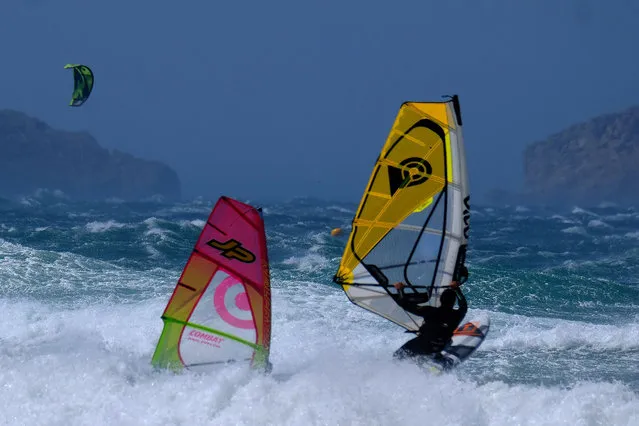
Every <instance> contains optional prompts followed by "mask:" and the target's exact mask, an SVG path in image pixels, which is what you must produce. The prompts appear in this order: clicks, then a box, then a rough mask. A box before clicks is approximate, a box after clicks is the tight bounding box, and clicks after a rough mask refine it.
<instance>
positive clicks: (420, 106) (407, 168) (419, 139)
mask: <svg viewBox="0 0 639 426" xmlns="http://www.w3.org/2000/svg"><path fill="white" fill-rule="evenodd" d="M431 114H432V115H431ZM447 122H448V121H447V111H446V104H444V103H438V104H424V103H416V102H407V103H405V104H403V105H402V106H401V108H400V110H399V113H398V115H397V118H396V119H395V123H394V124H393V128H392V130H391V132H390V135H389V137H388V139H387V140H386V143H385V144H384V147H383V149H382V154H381V155H380V157H379V159H378V160H377V163H376V164H375V168H374V170H373V173H372V175H371V178H370V180H369V183H368V189H367V191H366V192H365V194H364V197H363V198H362V201H361V203H360V206H359V208H358V210H357V213H356V216H355V220H354V221H353V228H354V232H352V233H351V235H350V237H349V241H348V243H347V245H346V253H345V254H344V256H343V259H342V263H341V264H340V269H339V271H338V276H340V277H343V280H344V282H345V283H349V282H351V280H352V279H353V270H354V269H355V267H356V266H357V264H358V263H359V260H358V257H359V258H362V257H365V256H366V255H367V254H368V253H369V251H370V250H371V249H372V248H373V247H375V245H376V244H377V243H379V241H380V240H381V239H382V238H384V236H385V235H386V234H387V233H388V231H389V230H391V229H392V228H394V227H396V226H397V225H398V224H400V223H401V222H402V221H403V220H404V219H405V218H406V217H407V216H409V215H410V214H411V213H413V212H414V211H415V210H420V209H422V207H423V206H425V205H427V204H430V203H429V200H431V199H432V198H433V197H434V196H435V195H436V194H438V193H440V192H441V191H442V189H443V188H444V184H445V182H446V179H447V174H448V173H447V169H446V167H447V164H448V163H447V159H446V156H445V141H446V132H447V127H444V126H447ZM440 123H442V124H440ZM422 210H423V209H422ZM355 230H356V232H355ZM355 253H357V256H356V255H355Z"/></svg>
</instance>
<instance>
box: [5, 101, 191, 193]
mask: <svg viewBox="0 0 639 426" xmlns="http://www.w3.org/2000/svg"><path fill="white" fill-rule="evenodd" d="M37 189H51V190H61V191H63V192H64V193H65V194H66V195H67V196H68V197H70V198H73V199H105V198H108V197H117V198H121V199H124V200H138V199H141V198H145V197H150V196H153V195H162V196H164V197H165V198H167V199H177V198H179V197H180V181H179V179H178V176H177V174H176V173H175V172H174V171H173V170H172V169H171V168H170V167H168V166H166V165H164V164H162V163H159V162H155V161H147V160H142V159H138V158H135V157H133V156H131V155H129V154H125V153H123V152H120V151H117V150H113V151H109V150H107V149H105V148H102V147H101V146H100V145H99V144H98V143H97V141H96V140H95V139H94V138H93V136H91V135H90V134H88V133H78V132H65V131H61V130H55V129H52V128H51V127H49V126H48V125H47V124H46V123H44V122H42V121H40V120H38V119H35V118H32V117H29V116H27V115H25V114H23V113H21V112H18V111H12V110H0V197H1V196H9V197H12V196H16V195H25V194H31V193H33V192H34V191H36V190H37Z"/></svg>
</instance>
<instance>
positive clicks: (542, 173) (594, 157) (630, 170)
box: [518, 107, 639, 204]
mask: <svg viewBox="0 0 639 426" xmlns="http://www.w3.org/2000/svg"><path fill="white" fill-rule="evenodd" d="M524 167H525V190H524V194H520V196H522V195H523V196H524V198H526V199H527V200H528V201H534V202H539V201H543V202H563V203H590V204H592V203H597V202H601V201H614V202H622V203H633V202H637V201H639V107H633V108H629V109H627V110H625V111H623V112H620V113H616V114H607V115H602V116H599V117H595V118H593V119H591V120H588V121H585V122H583V123H579V124H576V125H573V126H571V127H569V128H567V129H566V130H564V131H562V132H559V133H557V134H554V135H552V136H550V137H549V138H548V139H546V140H545V141H540V142H536V143H533V144H531V145H529V146H528V147H527V149H526V151H525V153H524ZM518 198H519V197H518Z"/></svg>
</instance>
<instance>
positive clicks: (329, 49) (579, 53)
mask: <svg viewBox="0 0 639 426" xmlns="http://www.w3.org/2000/svg"><path fill="white" fill-rule="evenodd" d="M637 22H639V2H636V1H633V0H606V1H605V2H604V1H595V0H522V1H512V0H500V1H497V0H473V1H471V0H456V1H453V0H439V1H428V0H421V1H399V0H393V1H392V2H391V1H385V2H381V1H376V0H369V1H344V0H342V1H333V0H322V1H299V0H298V1H290V0H285V1H272V2H265V1H233V2H213V1H210V0H208V1H204V0H184V1H181V2H176V1H166V0H155V1H150V0H109V1H100V2H97V1H90V0H84V1H80V0H55V1H53V0H2V2H0V39H1V40H2V41H3V42H2V59H3V65H4V66H3V68H2V73H1V74H0V76H1V77H2V78H0V108H13V109H18V110H22V111H25V112H27V113H29V114H31V115H34V116H37V117H39V118H41V119H43V120H45V121H47V122H48V123H49V124H51V125H52V126H54V127H57V128H63V129H69V130H88V131H90V132H91V133H92V134H93V135H94V136H95V137H96V138H97V139H98V141H99V143H100V144H101V145H103V146H105V147H108V148H118V149H121V150H123V151H126V152H130V153H132V154H134V155H136V156H140V157H144V158H149V159H157V160H160V161H163V162H166V163H168V164H169V165H171V166H172V167H173V168H174V169H175V170H176V171H177V172H178V174H179V175H180V178H181V180H182V186H183V192H184V194H185V195H186V196H195V195H204V196H206V197H214V196H217V195H220V194H226V195H230V196H237V197H251V198H280V197H292V196H305V195H308V196H314V197H322V198H332V199H343V200H351V201H357V200H359V198H360V196H361V194H362V191H363V189H364V186H365V184H366V182H367V180H368V177H369V174H370V171H371V167H372V164H373V162H374V160H375V158H376V157H377V154H378V152H379V150H380V148H381V146H382V145H383V143H384V140H385V138H386V136H387V134H388V131H389V130H390V126H391V125H392V123H393V120H394V118H395V114H396V112H397V109H398V107H399V105H400V104H401V103H402V102H403V101H406V100H440V99H441V95H446V94H453V93H458V94H459V95H460V98H461V103H462V112H463V115H464V127H465V140H466V149H467V153H468V167H469V169H470V179H471V190H472V191H473V192H474V193H476V194H478V195H479V194H481V193H483V192H485V191H486V190H490V189H492V188H497V187H499V188H517V187H518V186H519V185H521V183H522V181H523V179H522V177H523V167H522V165H523V162H522V152H523V149H524V147H525V146H526V144H528V143H531V142H534V141H536V140H539V139H543V138H545V137H546V136H548V135H549V134H551V133H554V132H556V131H559V130H561V129H562V128H564V127H566V126H568V125H570V124H572V123H574V122H578V121H581V120H584V119H587V118H590V117H592V116H594V115H598V114H601V113H606V112H613V111H618V110H621V109H624V108H626V107H629V106H631V105H636V104H639V55H638V54H637V49H638V48H637V43H639V25H637ZM68 62H72V63H84V64H87V65H89V66H91V67H92V69H93V70H94V72H95V74H96V86H95V89H94V93H93V95H92V96H91V99H89V101H88V102H87V103H86V104H85V105H84V106H83V107H81V108H70V107H68V106H67V104H68V101H69V98H70V95H71V89H72V77H71V72H70V71H68V70H65V69H63V66H64V65H65V64H66V63H68Z"/></svg>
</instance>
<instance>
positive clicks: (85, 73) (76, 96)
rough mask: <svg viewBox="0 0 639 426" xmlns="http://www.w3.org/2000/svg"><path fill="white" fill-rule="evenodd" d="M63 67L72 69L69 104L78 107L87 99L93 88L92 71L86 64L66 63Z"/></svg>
mask: <svg viewBox="0 0 639 426" xmlns="http://www.w3.org/2000/svg"><path fill="white" fill-rule="evenodd" d="M64 68H65V69H68V68H71V69H72V70H73V95H72V97H71V102H69V105H70V106H75V107H78V106H80V105H82V104H84V103H85V102H86V100H87V99H89V95H90V94H91V90H93V81H94V78H93V71H91V68H89V67H87V66H86V65H75V64H66V65H65V66H64Z"/></svg>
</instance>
